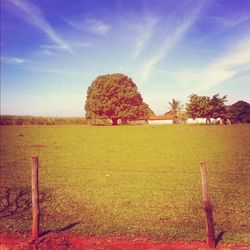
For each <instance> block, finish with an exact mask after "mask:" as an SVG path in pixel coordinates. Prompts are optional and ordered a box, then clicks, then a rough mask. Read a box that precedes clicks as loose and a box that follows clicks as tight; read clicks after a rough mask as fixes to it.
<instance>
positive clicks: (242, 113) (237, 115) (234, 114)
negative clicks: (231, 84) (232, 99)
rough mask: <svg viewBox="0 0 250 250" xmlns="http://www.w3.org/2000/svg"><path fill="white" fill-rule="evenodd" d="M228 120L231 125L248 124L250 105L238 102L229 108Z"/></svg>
mask: <svg viewBox="0 0 250 250" xmlns="http://www.w3.org/2000/svg"><path fill="white" fill-rule="evenodd" d="M229 118H230V119H231V121H232V122H233V123H238V122H240V123H250V104H249V103H247V102H244V101H238V102H236V103H234V104H232V105H231V106H230V107H229Z"/></svg>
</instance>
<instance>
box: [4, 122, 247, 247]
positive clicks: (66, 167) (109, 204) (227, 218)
mask: <svg viewBox="0 0 250 250" xmlns="http://www.w3.org/2000/svg"><path fill="white" fill-rule="evenodd" d="M32 155H38V156H39V161H40V169H39V174H40V176H39V184H40V199H41V203H40V207H41V211H42V216H41V232H46V231H53V232H62V231H64V232H69V233H76V234H81V235H85V236H91V235H95V236H121V237H128V238H134V237H147V238H150V239H160V240H177V239H184V240H205V223H204V211H203V209H202V195H201V183H200V172H199V171H200V170H199V161H200V160H204V161H205V162H206V164H207V172H208V182H209V196H210V198H211V200H212V203H213V205H214V219H215V223H216V225H215V227H216V234H218V233H220V232H224V235H223V241H224V242H236V243H238V242H242V243H249V242H250V219H249V218H250V216H249V215H250V209H249V208H250V206H249V205H250V176H249V174H250V126H249V125H232V126H206V125H203V126H199V125H193V126H191V125H162V126H117V127H112V126H108V127H94V126H84V125H82V126H81V125H79V126H27V127H25V126H16V127H12V126H2V127H1V197H0V198H1V203H0V205H1V208H0V231H4V232H12V233H13V232H26V233H27V232H29V231H30V228H31V222H32V220H31V218H32V216H31V207H30V206H31V192H30V186H31V184H30V183H31V156H32Z"/></svg>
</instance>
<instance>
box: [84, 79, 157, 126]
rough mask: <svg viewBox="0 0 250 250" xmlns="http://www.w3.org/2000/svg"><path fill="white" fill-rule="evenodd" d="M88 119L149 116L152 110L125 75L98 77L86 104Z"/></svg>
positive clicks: (115, 120)
mask: <svg viewBox="0 0 250 250" xmlns="http://www.w3.org/2000/svg"><path fill="white" fill-rule="evenodd" d="M85 110H86V118H88V119H89V118H90V119H95V118H110V119H112V123H113V125H117V120H118V119H135V118H138V117H141V116H144V117H145V116H149V115H150V114H151V113H153V112H152V110H151V109H150V108H149V106H148V105H147V104H146V103H144V102H143V99H142V97H141V94H140V93H139V91H138V89H137V87H136V85H135V83H134V82H133V81H132V80H131V79H130V78H129V77H128V76H126V75H123V74H108V75H102V76H98V77H97V78H96V79H95V80H94V81H93V82H92V84H91V85H90V86H89V88H88V92H87V100H86V104H85Z"/></svg>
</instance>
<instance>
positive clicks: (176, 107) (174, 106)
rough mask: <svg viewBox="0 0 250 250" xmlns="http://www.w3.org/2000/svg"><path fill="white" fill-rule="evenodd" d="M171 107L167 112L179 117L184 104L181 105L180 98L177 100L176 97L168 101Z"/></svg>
mask: <svg viewBox="0 0 250 250" xmlns="http://www.w3.org/2000/svg"><path fill="white" fill-rule="evenodd" d="M168 104H169V107H170V111H169V112H167V113H170V114H172V115H174V116H175V117H176V118H177V117H178V113H179V112H180V111H181V109H182V106H181V102H180V101H178V100H175V99H174V98H173V99H172V102H168Z"/></svg>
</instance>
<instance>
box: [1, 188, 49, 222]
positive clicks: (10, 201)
mask: <svg viewBox="0 0 250 250" xmlns="http://www.w3.org/2000/svg"><path fill="white" fill-rule="evenodd" d="M49 197H50V196H49V195H48V194H47V193H43V192H40V193H39V202H40V203H43V202H45V201H47V200H48V199H49ZM31 207H32V197H31V189H30V188H21V189H20V188H2V189H1V190H0V218H6V217H15V218H18V217H21V216H22V215H23V214H24V213H25V212H26V211H29V210H30V209H31Z"/></svg>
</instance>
